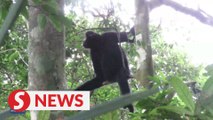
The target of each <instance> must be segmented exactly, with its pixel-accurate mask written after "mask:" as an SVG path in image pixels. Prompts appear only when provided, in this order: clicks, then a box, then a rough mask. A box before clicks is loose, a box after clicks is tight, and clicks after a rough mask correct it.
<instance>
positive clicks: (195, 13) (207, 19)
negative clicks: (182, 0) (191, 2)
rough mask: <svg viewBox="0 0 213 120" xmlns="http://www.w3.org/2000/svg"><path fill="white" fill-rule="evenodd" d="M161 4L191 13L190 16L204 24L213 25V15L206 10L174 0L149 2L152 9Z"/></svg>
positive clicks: (153, 0)
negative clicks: (190, 6) (192, 7)
mask: <svg viewBox="0 0 213 120" xmlns="http://www.w3.org/2000/svg"><path fill="white" fill-rule="evenodd" d="M161 5H166V6H169V7H171V8H173V9H175V10H176V11H179V12H182V13H184V14H187V15H190V16H192V17H194V18H196V19H197V20H199V21H200V22H202V23H203V24H206V25H210V26H212V27H213V16H210V15H209V14H207V13H206V12H204V11H203V10H201V9H198V10H194V9H191V8H187V7H184V6H182V5H181V4H179V3H176V2H174V1H172V0H152V1H150V2H149V8H150V10H152V9H154V8H156V7H159V6H161Z"/></svg>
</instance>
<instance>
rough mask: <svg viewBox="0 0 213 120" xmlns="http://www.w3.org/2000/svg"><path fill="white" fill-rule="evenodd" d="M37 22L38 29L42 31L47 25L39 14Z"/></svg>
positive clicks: (42, 15)
mask: <svg viewBox="0 0 213 120" xmlns="http://www.w3.org/2000/svg"><path fill="white" fill-rule="evenodd" d="M37 20H38V25H39V28H40V29H41V30H44V28H45V26H46V23H47V20H46V16H45V15H44V14H39V15H38V18H37Z"/></svg>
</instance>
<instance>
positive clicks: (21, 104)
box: [8, 90, 30, 112]
mask: <svg viewBox="0 0 213 120" xmlns="http://www.w3.org/2000/svg"><path fill="white" fill-rule="evenodd" d="M8 104H9V106H10V108H11V109H12V110H14V111H15V112H23V111H25V110H26V109H27V108H28V107H29V105H30V96H29V94H28V93H27V92H26V91H24V90H15V91H13V92H12V93H10V95H9V97H8Z"/></svg>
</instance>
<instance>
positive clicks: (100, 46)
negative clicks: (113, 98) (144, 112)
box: [76, 30, 134, 112]
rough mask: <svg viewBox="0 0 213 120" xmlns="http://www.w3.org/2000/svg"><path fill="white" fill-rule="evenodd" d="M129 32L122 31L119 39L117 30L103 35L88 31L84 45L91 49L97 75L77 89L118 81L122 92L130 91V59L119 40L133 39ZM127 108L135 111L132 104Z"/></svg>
mask: <svg viewBox="0 0 213 120" xmlns="http://www.w3.org/2000/svg"><path fill="white" fill-rule="evenodd" d="M132 31H133V30H132ZM130 32H131V31H130ZM127 34H128V33H126V32H121V33H120V40H119V39H118V34H117V33H116V32H106V33H103V34H102V35H99V34H97V33H95V32H92V31H88V32H87V33H86V40H85V41H84V44H83V46H84V47H85V48H89V49H90V55H91V59H92V63H93V67H94V71H95V74H96V77H95V78H93V79H92V80H89V81H87V82H86V83H84V84H83V85H81V86H79V87H78V88H77V89H76V90H94V89H96V88H99V87H101V86H103V85H104V83H105V82H110V83H112V82H118V85H119V87H120V91H121V94H123V95H124V94H128V93H130V87H129V84H128V79H129V78H130V70H129V65H128V61H127V57H126V54H125V52H124V51H123V49H122V48H121V47H120V46H119V45H118V42H132V41H133V40H129V39H128V35H127ZM131 34H132V33H131ZM125 108H128V109H129V111H130V112H134V107H133V105H132V104H130V105H127V106H125Z"/></svg>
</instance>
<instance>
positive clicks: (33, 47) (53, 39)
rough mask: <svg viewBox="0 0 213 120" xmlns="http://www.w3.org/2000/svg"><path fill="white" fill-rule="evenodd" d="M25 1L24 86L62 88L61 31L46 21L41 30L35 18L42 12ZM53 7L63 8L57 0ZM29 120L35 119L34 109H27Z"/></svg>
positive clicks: (41, 88)
mask: <svg viewBox="0 0 213 120" xmlns="http://www.w3.org/2000/svg"><path fill="white" fill-rule="evenodd" d="M28 2H29V5H30V7H29V43H28V55H29V67H28V69H29V72H28V89H29V90H59V89H60V90H63V89H66V80H65V72H64V65H65V48H64V31H61V32H58V31H57V30H56V29H55V28H54V27H53V25H52V24H51V23H50V22H49V21H47V23H46V26H45V27H44V29H43V30H41V28H39V25H38V22H37V19H38V15H39V14H41V13H42V12H43V11H42V10H41V9H40V8H39V7H37V6H38V5H37V6H36V5H35V4H34V3H33V0H28ZM57 7H59V9H60V10H61V11H63V0H58V6H57ZM56 117H57V116H56ZM53 119H54V118H53ZM31 120H38V112H35V111H31Z"/></svg>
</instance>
